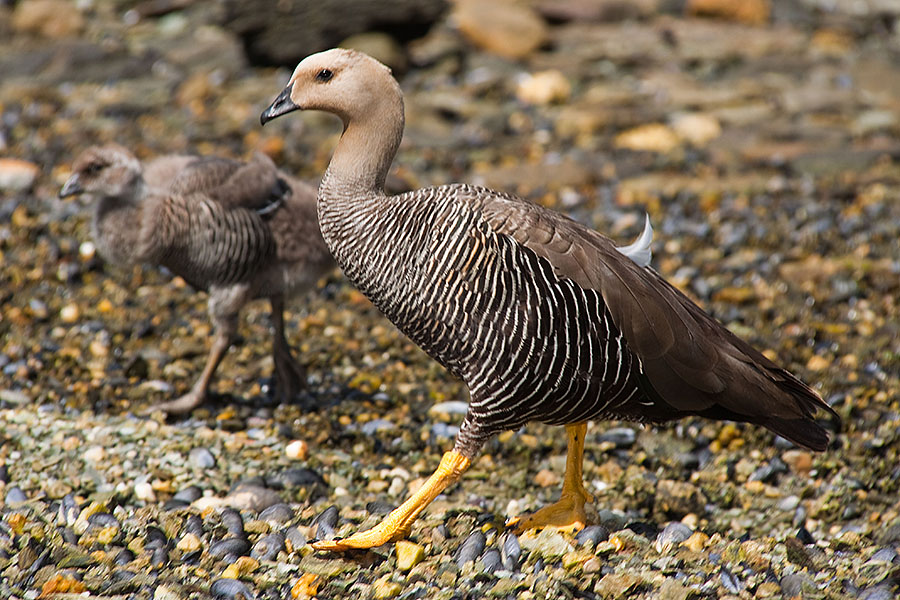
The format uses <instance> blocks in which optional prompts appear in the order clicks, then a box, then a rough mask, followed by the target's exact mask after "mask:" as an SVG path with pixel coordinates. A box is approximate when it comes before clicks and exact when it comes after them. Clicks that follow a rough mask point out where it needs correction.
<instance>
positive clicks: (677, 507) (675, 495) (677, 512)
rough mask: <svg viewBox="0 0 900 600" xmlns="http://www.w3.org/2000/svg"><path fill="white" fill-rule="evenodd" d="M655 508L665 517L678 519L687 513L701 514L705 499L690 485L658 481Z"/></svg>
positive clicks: (679, 482) (684, 482)
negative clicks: (664, 514)
mask: <svg viewBox="0 0 900 600" xmlns="http://www.w3.org/2000/svg"><path fill="white" fill-rule="evenodd" d="M656 506H657V508H658V509H659V510H661V511H662V512H664V513H666V514H667V515H669V516H672V517H675V518H679V519H680V518H681V517H683V516H684V515H686V514H688V513H697V514H702V513H703V511H704V507H705V506H706V498H705V497H704V496H703V492H701V491H700V489H699V488H698V487H697V486H695V485H694V484H692V483H688V482H686V481H675V480H672V479H660V480H659V481H658V482H657V483H656Z"/></svg>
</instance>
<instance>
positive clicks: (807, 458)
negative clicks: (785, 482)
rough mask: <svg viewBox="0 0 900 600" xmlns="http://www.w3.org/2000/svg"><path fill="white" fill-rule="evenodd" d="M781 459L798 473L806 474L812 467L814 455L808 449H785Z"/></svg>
mask: <svg viewBox="0 0 900 600" xmlns="http://www.w3.org/2000/svg"><path fill="white" fill-rule="evenodd" d="M781 460H783V461H784V463H785V464H786V465H787V466H788V467H790V469H791V471H793V472H794V473H797V474H798V475H806V474H807V473H809V471H810V469H812V464H813V457H812V454H811V453H809V452H807V451H806V450H785V451H784V452H783V453H782V454H781Z"/></svg>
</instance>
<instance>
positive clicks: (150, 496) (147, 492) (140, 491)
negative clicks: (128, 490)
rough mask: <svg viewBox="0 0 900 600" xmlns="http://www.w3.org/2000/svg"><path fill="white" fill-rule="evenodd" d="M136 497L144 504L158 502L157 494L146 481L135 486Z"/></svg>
mask: <svg viewBox="0 0 900 600" xmlns="http://www.w3.org/2000/svg"><path fill="white" fill-rule="evenodd" d="M134 496H135V498H137V499H138V500H141V501H143V502H156V492H154V491H153V486H152V485H150V484H149V483H147V482H146V481H139V482H137V483H135V484H134Z"/></svg>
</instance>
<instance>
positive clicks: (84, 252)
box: [78, 242, 97, 260]
mask: <svg viewBox="0 0 900 600" xmlns="http://www.w3.org/2000/svg"><path fill="white" fill-rule="evenodd" d="M78 254H79V255H80V256H81V258H82V259H83V260H91V259H92V258H94V255H95V254H97V246H95V245H94V242H82V243H81V245H80V246H78Z"/></svg>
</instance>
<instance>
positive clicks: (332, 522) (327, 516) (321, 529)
mask: <svg viewBox="0 0 900 600" xmlns="http://www.w3.org/2000/svg"><path fill="white" fill-rule="evenodd" d="M337 522H338V509H337V506H334V505H332V506H329V507H328V508H326V509H325V510H323V511H322V512H321V513H319V515H318V516H317V517H316V518H315V519H314V520H313V522H312V525H311V529H312V530H314V531H315V532H316V533H315V535H316V538H317V539H320V540H330V539H332V538H333V537H334V534H335V531H334V528H335V527H336V526H337Z"/></svg>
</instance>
